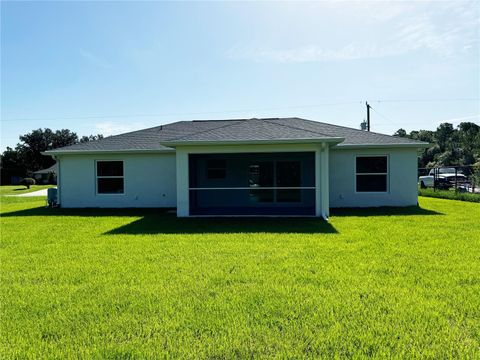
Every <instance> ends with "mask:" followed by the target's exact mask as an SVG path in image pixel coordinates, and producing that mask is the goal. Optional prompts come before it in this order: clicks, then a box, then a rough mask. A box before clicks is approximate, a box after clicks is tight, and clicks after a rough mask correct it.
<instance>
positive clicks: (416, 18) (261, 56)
mask: <svg viewBox="0 0 480 360" xmlns="http://www.w3.org/2000/svg"><path fill="white" fill-rule="evenodd" d="M336 4H342V3H336ZM366 4H367V5H363V4H362V6H361V7H358V4H355V8H356V9H362V11H365V9H367V10H368V9H369V6H370V5H371V4H372V3H369V2H367V3H366ZM368 4H370V5H368ZM383 5H385V4H381V3H378V2H376V3H375V6H376V7H377V9H376V10H375V11H374V9H373V8H372V9H371V10H372V12H373V15H371V17H372V18H370V20H372V19H373V20H375V22H374V23H371V24H370V25H369V26H373V30H374V32H377V33H378V34H379V35H378V36H375V37H374V38H371V39H370V40H363V39H362V40H360V41H359V40H357V41H350V42H348V43H346V44H343V45H342V44H340V45H339V46H337V47H325V46H323V45H319V44H315V43H310V44H308V45H302V46H297V47H290V48H273V47H268V46H252V45H251V44H247V45H236V46H233V47H232V48H230V49H228V50H227V51H226V53H225V55H226V56H227V57H228V58H231V59H247V60H253V61H259V62H262V61H267V62H279V63H296V62H322V61H342V60H356V59H369V58H382V57H387V56H397V55H402V54H407V53H410V52H414V51H417V50H428V51H430V52H432V53H433V54H435V55H437V56H447V57H448V56H453V55H455V54H463V53H466V52H470V51H475V49H478V36H477V33H478V29H479V24H480V22H479V20H478V13H479V11H478V10H476V8H475V6H474V4H473V3H472V2H455V1H454V2H448V3H445V4H443V3H442V4H439V5H438V3H435V4H430V3H418V5H416V4H415V6H414V5H412V3H409V4H408V6H406V5H405V6H404V4H398V3H388V4H386V5H388V6H383ZM426 5H429V7H428V6H427V7H426ZM350 10H352V9H351V8H350ZM387 25H388V26H387ZM351 26H352V28H353V27H354V26H355V25H351ZM334 34H335V29H332V33H331V34H330V35H329V36H334ZM355 36H356V34H355V33H352V36H351V38H352V39H355Z"/></svg>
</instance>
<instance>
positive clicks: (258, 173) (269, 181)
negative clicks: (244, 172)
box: [248, 161, 273, 187]
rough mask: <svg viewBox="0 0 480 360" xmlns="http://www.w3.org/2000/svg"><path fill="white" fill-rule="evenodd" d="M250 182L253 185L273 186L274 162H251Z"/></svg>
mask: <svg viewBox="0 0 480 360" xmlns="http://www.w3.org/2000/svg"><path fill="white" fill-rule="evenodd" d="M248 183H249V186H251V187H260V186H263V187H265V186H266V187H273V162H272V161H262V162H258V163H255V164H251V165H250V166H249V176H248Z"/></svg>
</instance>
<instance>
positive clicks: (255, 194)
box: [250, 189, 273, 203]
mask: <svg viewBox="0 0 480 360" xmlns="http://www.w3.org/2000/svg"><path fill="white" fill-rule="evenodd" d="M250 201H252V202H259V203H266V202H273V190H269V189H254V190H250Z"/></svg>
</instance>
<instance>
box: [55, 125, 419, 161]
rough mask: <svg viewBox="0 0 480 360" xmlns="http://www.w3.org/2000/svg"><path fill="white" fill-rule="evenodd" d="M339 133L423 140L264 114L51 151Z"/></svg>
mask: <svg viewBox="0 0 480 360" xmlns="http://www.w3.org/2000/svg"><path fill="white" fill-rule="evenodd" d="M339 137H340V138H344V139H345V140H344V141H343V142H341V143H340V144H338V145H337V146H339V147H341V146H355V145H385V146H388V145H409V144H410V145H418V146H422V145H424V144H425V143H423V142H420V141H415V140H411V139H407V138H401V137H395V136H390V135H384V134H379V133H374V132H367V131H362V130H357V129H353V128H348V127H344V126H338V125H333V124H327V123H321V122H317V121H312V120H305V119H300V118H268V119H235V120H194V121H179V122H175V123H171V124H167V125H162V126H156V127H153V128H149V129H144V130H139V131H134V132H130V133H126V134H121V135H116V136H110V137H106V138H104V139H101V140H97V141H91V142H87V143H83V144H75V145H71V146H67V147H63V148H59V149H55V150H53V152H63V151H125V150H170V149H171V148H169V147H168V146H164V145H161V143H162V142H163V143H171V142H176V143H183V142H185V143H188V142H203V141H205V142H215V141H257V140H258V141H262V140H265V141H269V140H270V141H271V140H299V139H307V140H308V139H312V140H314V139H326V138H339ZM47 153H48V152H47Z"/></svg>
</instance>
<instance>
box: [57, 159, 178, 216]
mask: <svg viewBox="0 0 480 360" xmlns="http://www.w3.org/2000/svg"><path fill="white" fill-rule="evenodd" d="M59 160H60V161H59V163H60V170H59V173H60V177H59V187H60V202H61V206H62V207H66V208H82V207H101V208H119V207H154V208H160V207H175V206H176V205H177V203H176V191H177V187H176V181H175V179H176V173H175V154H174V153H166V154H161V153H152V154H109V155H62V156H60V157H59ZM95 160H123V161H124V176H125V180H124V181H125V182H124V194H96V179H95Z"/></svg>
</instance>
